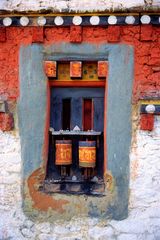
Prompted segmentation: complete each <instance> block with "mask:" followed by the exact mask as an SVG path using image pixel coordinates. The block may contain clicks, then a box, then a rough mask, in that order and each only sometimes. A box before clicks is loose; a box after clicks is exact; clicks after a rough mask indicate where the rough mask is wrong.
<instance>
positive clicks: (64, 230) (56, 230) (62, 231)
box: [53, 225, 70, 235]
mask: <svg viewBox="0 0 160 240" xmlns="http://www.w3.org/2000/svg"><path fill="white" fill-rule="evenodd" d="M53 232H54V233H56V234H60V235H63V234H64V235H65V234H68V233H70V231H69V229H67V228H65V227H63V226H61V225H59V226H58V225H57V226H55V227H54V229H53Z"/></svg>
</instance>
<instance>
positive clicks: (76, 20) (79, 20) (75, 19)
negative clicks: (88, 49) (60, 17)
mask: <svg viewBox="0 0 160 240" xmlns="http://www.w3.org/2000/svg"><path fill="white" fill-rule="evenodd" d="M72 22H73V24H74V25H77V26H78V25H81V23H82V18H81V17H80V16H74V17H73V19H72Z"/></svg>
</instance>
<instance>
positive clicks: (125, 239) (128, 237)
mask: <svg viewBox="0 0 160 240" xmlns="http://www.w3.org/2000/svg"><path fill="white" fill-rule="evenodd" d="M117 240H137V235H134V234H121V235H120V236H118V237H117Z"/></svg>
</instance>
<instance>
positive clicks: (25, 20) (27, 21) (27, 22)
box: [20, 17, 29, 27]
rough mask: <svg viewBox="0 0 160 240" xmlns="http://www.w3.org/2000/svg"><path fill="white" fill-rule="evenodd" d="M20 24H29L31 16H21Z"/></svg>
mask: <svg viewBox="0 0 160 240" xmlns="http://www.w3.org/2000/svg"><path fill="white" fill-rule="evenodd" d="M20 24H21V25H22V26H24V27H25V26H27V25H28V24H29V18H28V17H21V18H20Z"/></svg>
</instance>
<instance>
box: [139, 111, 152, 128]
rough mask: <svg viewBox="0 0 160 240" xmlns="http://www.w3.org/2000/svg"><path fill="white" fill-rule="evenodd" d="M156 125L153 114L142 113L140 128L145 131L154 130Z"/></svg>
mask: <svg viewBox="0 0 160 240" xmlns="http://www.w3.org/2000/svg"><path fill="white" fill-rule="evenodd" d="M153 127H154V115H153V114H141V119H140V129H141V130H145V131H152V130H153Z"/></svg>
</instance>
